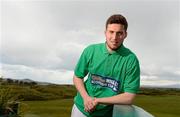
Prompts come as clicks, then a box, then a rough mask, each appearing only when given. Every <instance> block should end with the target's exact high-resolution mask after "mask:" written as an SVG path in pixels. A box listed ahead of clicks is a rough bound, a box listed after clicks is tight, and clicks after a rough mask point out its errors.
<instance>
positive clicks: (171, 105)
mask: <svg viewBox="0 0 180 117" xmlns="http://www.w3.org/2000/svg"><path fill="white" fill-rule="evenodd" d="M7 87H8V88H10V89H11V90H12V91H11V93H10V94H11V95H13V96H15V97H16V96H17V95H20V97H21V98H20V99H24V101H23V102H24V103H25V104H24V106H25V105H26V106H25V110H26V116H25V117H69V116H70V112H71V107H72V104H73V99H72V97H73V96H74V95H75V94H76V90H75V88H74V87H73V86H69V85H47V86H40V85H35V86H29V85H23V86H21V85H14V84H13V85H1V86H0V89H4V88H7ZM0 91H1V90H0ZM0 95H3V94H0ZM54 99H56V100H54ZM27 100H31V101H27ZM37 100H41V101H37ZM42 100H44V101H42ZM134 104H135V105H137V106H139V107H142V108H143V109H145V110H146V111H148V112H150V113H152V114H153V115H155V116H156V117H178V116H179V115H180V90H177V89H141V91H140V95H139V96H138V97H137V98H136V100H135V103H134ZM28 115H29V116H28Z"/></svg>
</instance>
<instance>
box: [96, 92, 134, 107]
mask: <svg viewBox="0 0 180 117" xmlns="http://www.w3.org/2000/svg"><path fill="white" fill-rule="evenodd" d="M135 97H136V94H133V93H128V92H125V93H122V94H119V95H115V96H112V97H104V98H96V99H95V101H96V103H98V104H126V105H131V104H132V102H133V100H134V98H135Z"/></svg>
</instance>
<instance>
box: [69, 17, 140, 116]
mask: <svg viewBox="0 0 180 117" xmlns="http://www.w3.org/2000/svg"><path fill="white" fill-rule="evenodd" d="M127 28H128V23H127V21H126V18H125V17H124V16H122V15H120V14H115V15H112V16H110V17H109V18H108V20H107V22H106V30H105V37H106V42H105V43H100V44H93V45H90V46H88V47H86V48H85V49H84V51H83V53H82V54H81V57H80V59H79V61H78V63H77V65H76V68H75V70H74V77H73V82H74V85H75V87H76V89H77V91H78V93H77V95H76V97H75V99H74V102H75V104H74V106H73V109H72V114H71V117H86V116H87V117H112V110H113V105H115V104H116V105H118V104H120V105H121V104H123V105H124V104H125V105H131V104H132V102H133V100H134V98H135V96H136V93H137V92H138V90H139V86H140V68H139V62H138V59H137V57H136V55H135V54H134V53H133V52H131V51H130V50H129V49H128V48H126V47H125V46H124V45H123V41H124V39H125V38H126V37H127ZM86 75H88V78H87V80H86V81H85V82H84V80H83V79H84V77H85V76H86Z"/></svg>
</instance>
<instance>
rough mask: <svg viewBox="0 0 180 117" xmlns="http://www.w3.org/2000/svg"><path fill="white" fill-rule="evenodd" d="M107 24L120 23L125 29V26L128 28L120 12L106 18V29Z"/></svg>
mask: <svg viewBox="0 0 180 117" xmlns="http://www.w3.org/2000/svg"><path fill="white" fill-rule="evenodd" d="M108 24H121V25H123V26H124V29H125V31H127V28H128V22H127V20H126V18H125V17H124V16H122V15H120V14H114V15H112V16H110V17H109V18H108V19H107V21H106V29H107V26H108Z"/></svg>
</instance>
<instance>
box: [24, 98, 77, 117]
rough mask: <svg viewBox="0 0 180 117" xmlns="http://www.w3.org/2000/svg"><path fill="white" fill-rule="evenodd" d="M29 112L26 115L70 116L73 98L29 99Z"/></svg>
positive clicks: (27, 116) (38, 116) (37, 116)
mask: <svg viewBox="0 0 180 117" xmlns="http://www.w3.org/2000/svg"><path fill="white" fill-rule="evenodd" d="M24 103H26V104H28V112H27V114H26V115H25V117H31V116H30V115H33V116H35V115H36V117H70V113H71V108H72V105H73V99H60V100H49V101H27V102H24Z"/></svg>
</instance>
